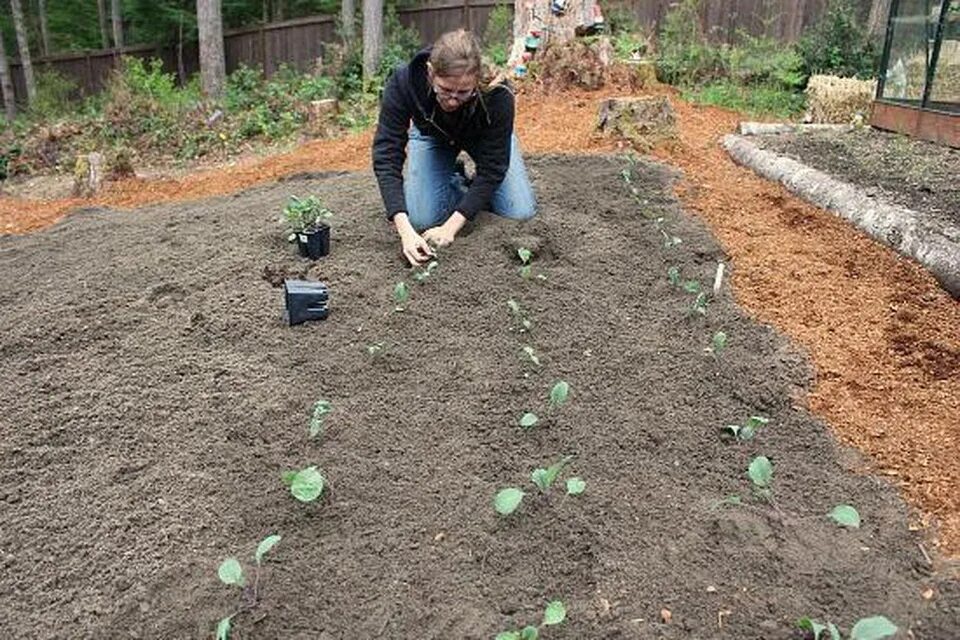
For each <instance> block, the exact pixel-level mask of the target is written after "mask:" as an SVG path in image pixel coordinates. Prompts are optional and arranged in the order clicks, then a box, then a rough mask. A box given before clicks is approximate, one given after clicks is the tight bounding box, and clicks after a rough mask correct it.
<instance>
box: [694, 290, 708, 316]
mask: <svg viewBox="0 0 960 640" xmlns="http://www.w3.org/2000/svg"><path fill="white" fill-rule="evenodd" d="M690 312H691V313H696V314H697V315H701V316H705V315H707V294H706V293H704V292H703V291H701V292H700V293H698V294H697V297H696V298H695V299H694V300H693V306H692V307H691V308H690Z"/></svg>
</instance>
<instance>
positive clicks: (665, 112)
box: [597, 96, 676, 142]
mask: <svg viewBox="0 0 960 640" xmlns="http://www.w3.org/2000/svg"><path fill="white" fill-rule="evenodd" d="M675 123H676V117H675V116H674V113H673V107H671V106H670V101H669V100H667V98H666V96H651V97H642V98H609V99H607V100H604V101H603V102H601V103H600V119H599V122H598V124H597V128H598V129H600V131H603V132H604V133H613V134H615V135H619V136H622V137H624V138H627V139H629V140H631V141H634V142H636V141H639V140H640V139H642V138H647V137H658V136H670V135H672V134H673V127H674V124H675Z"/></svg>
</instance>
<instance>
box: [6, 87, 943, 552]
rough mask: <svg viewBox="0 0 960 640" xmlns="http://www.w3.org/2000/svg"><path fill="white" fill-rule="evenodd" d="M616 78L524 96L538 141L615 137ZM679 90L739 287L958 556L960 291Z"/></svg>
mask: <svg viewBox="0 0 960 640" xmlns="http://www.w3.org/2000/svg"><path fill="white" fill-rule="evenodd" d="M611 93H615V92H614V91H612V90H611V91H604V92H577V91H568V92H564V93H559V94H555V95H547V96H543V95H523V96H521V98H520V102H519V104H520V108H519V110H518V115H517V130H518V133H519V135H520V138H521V140H522V142H523V147H524V149H525V151H527V152H530V153H546V152H566V153H590V152H604V151H610V150H613V149H614V148H615V146H614V144H613V143H612V142H611V141H609V140H605V139H602V138H599V137H598V136H597V135H596V134H595V132H594V124H595V121H596V120H595V119H596V111H597V103H598V100H599V99H600V98H601V97H602V96H604V95H609V94H611ZM672 102H673V104H674V107H675V109H676V111H677V116H678V123H679V126H678V130H679V133H678V139H677V140H674V141H672V142H670V143H668V144H664V145H660V146H659V147H657V148H655V149H654V150H653V152H652V153H653V155H655V156H656V157H657V158H659V159H660V160H662V161H664V162H667V163H669V164H672V165H674V166H676V167H678V168H679V169H681V170H682V171H683V173H684V178H683V180H681V181H680V183H679V184H678V186H677V193H678V195H679V197H680V198H681V200H682V201H683V203H684V205H685V206H686V208H688V209H690V210H692V211H696V212H698V213H699V215H701V216H702V217H703V218H704V220H706V222H707V223H708V224H709V225H710V227H711V228H712V230H713V232H714V233H715V234H716V236H717V238H718V239H719V241H720V243H721V245H722V246H723V248H724V250H725V251H726V252H727V254H728V255H729V256H730V258H731V260H732V266H733V269H732V285H733V291H734V294H735V296H736V297H737V300H738V302H739V303H740V304H741V305H742V306H743V307H744V308H745V309H746V310H747V311H748V312H749V313H751V314H752V315H753V316H754V317H756V318H757V319H758V320H759V321H761V322H765V323H768V324H771V325H773V326H775V327H776V328H777V329H779V330H780V331H781V332H783V333H784V334H785V335H787V336H789V337H790V338H791V339H793V340H794V341H795V342H796V343H798V344H799V345H800V346H801V347H803V348H804V349H805V350H806V351H807V352H808V353H809V355H810V358H811V360H812V361H813V363H814V366H815V368H816V374H817V377H816V383H815V386H814V388H813V389H812V391H811V392H810V394H809V397H808V403H809V406H810V407H811V409H812V410H813V411H814V412H815V413H817V414H818V415H820V416H821V417H822V418H823V419H824V420H826V421H827V422H828V423H829V424H830V425H831V426H832V427H833V429H834V430H835V432H836V433H837V435H838V437H839V438H840V440H841V441H843V442H845V443H847V444H850V445H852V446H855V447H857V448H858V449H860V450H861V451H863V452H865V453H866V454H867V456H868V460H869V461H870V462H871V464H872V465H873V467H874V469H875V470H876V471H878V472H879V473H881V474H884V475H887V476H889V477H891V478H892V479H894V480H895V481H896V482H898V483H899V485H900V486H901V487H902V490H903V492H904V495H905V496H906V498H907V500H908V501H909V502H910V503H911V504H912V505H914V506H915V507H916V508H917V509H918V510H919V512H920V513H921V514H922V517H921V519H922V520H923V522H924V523H925V524H932V523H935V524H936V525H937V526H936V528H935V529H934V530H933V532H932V533H933V536H934V537H935V538H936V540H937V542H938V544H939V546H940V548H941V550H942V551H943V552H944V553H945V554H946V555H951V556H960V303H958V302H956V301H955V300H953V299H951V298H950V297H949V296H948V295H947V294H946V293H945V292H944V291H943V290H942V289H940V288H939V286H937V284H936V282H935V281H934V280H933V278H932V277H931V276H930V275H929V274H927V273H926V272H925V271H924V270H923V269H922V268H921V267H919V266H918V265H916V264H915V263H913V262H912V261H910V260H907V259H905V258H902V257H900V256H899V255H898V254H896V253H895V252H893V251H892V250H890V249H887V248H886V247H883V246H881V245H879V244H878V243H876V242H873V241H871V240H869V239H868V238H866V237H865V236H864V235H863V234H862V233H860V232H859V231H857V230H856V229H855V228H853V227H852V226H851V225H849V224H847V223H846V222H844V221H842V220H840V219H838V218H836V217H835V216H833V215H832V214H830V213H827V212H824V211H822V210H820V209H817V208H816V207H812V206H810V205H808V204H806V203H804V202H803V201H801V200H799V199H797V198H795V197H794V196H792V195H791V194H789V192H787V191H786V190H785V189H784V188H782V187H781V186H780V185H777V184H774V183H771V182H769V181H767V180H764V179H762V178H759V177H757V176H756V175H755V174H753V173H752V172H751V171H749V170H747V169H744V168H741V167H738V166H737V165H735V164H734V163H733V162H732V161H731V160H730V159H729V158H728V156H727V155H726V154H725V152H724V151H723V150H722V149H721V148H720V147H719V145H718V141H719V139H720V138H721V137H722V136H723V135H724V134H726V133H729V132H731V131H733V130H734V128H735V126H736V123H737V121H738V120H739V119H740V117H739V116H738V115H737V114H735V113H732V112H728V111H724V110H720V109H716V108H710V107H696V106H692V105H689V104H687V103H685V102H683V101H681V100H680V99H679V98H676V97H674V98H673V100H672ZM369 145H370V134H369V133H366V134H361V135H354V136H348V137H344V138H339V139H334V140H321V141H314V142H310V143H307V144H305V145H303V146H301V147H299V148H298V149H296V150H295V151H293V152H291V153H286V154H282V155H278V156H274V157H270V158H264V159H259V160H253V161H247V162H244V163H242V164H240V165H238V166H235V167H228V168H220V169H216V170H208V171H203V172H199V173H197V174H195V175H193V176H190V177H187V178H185V179H182V180H158V181H143V180H127V181H122V182H118V183H114V184H112V185H111V186H110V187H109V189H108V190H106V191H105V192H103V193H102V194H100V195H98V196H97V197H96V198H95V199H92V200H78V199H72V200H61V201H56V202H36V201H25V200H15V199H11V198H0V232H2V233H23V232H27V231H31V230H35V229H40V228H43V227H45V226H49V225H50V224H52V223H54V222H55V221H56V220H58V219H59V218H60V217H62V216H63V215H65V214H66V212H67V211H69V210H70V209H72V208H74V207H77V206H108V207H118V208H129V207H136V206H142V205H146V204H150V203H155V202H169V201H172V200H185V199H195V198H203V197H209V196H215V195H222V194H227V193H231V192H235V191H237V190H239V189H243V188H246V187H249V186H251V185H254V184H257V183H260V182H265V181H270V180H274V179H276V178H278V177H280V176H283V175H288V174H291V173H297V172H301V171H318V170H339V169H346V170H353V169H365V168H368V167H369V164H370V161H369Z"/></svg>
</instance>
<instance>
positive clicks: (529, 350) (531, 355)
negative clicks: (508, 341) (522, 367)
mask: <svg viewBox="0 0 960 640" xmlns="http://www.w3.org/2000/svg"><path fill="white" fill-rule="evenodd" d="M523 353H524V355H525V356H526V357H527V359H528V360H530V362H532V363H533V364H535V365H536V366H538V367H539V366H540V358H539V357H538V356H537V353H536V352H535V351H534V350H533V347H531V346H525V347H523Z"/></svg>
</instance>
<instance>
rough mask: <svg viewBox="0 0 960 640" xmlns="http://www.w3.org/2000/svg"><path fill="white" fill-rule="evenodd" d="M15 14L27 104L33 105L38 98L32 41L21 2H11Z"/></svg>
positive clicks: (14, 24)
mask: <svg viewBox="0 0 960 640" xmlns="http://www.w3.org/2000/svg"><path fill="white" fill-rule="evenodd" d="M10 10H11V11H12V12H13V28H14V30H15V31H16V32H17V47H18V48H19V50H20V64H21V65H22V66H23V79H24V82H26V85H27V104H33V101H34V99H35V98H36V97H37V83H36V81H35V80H34V79H33V64H32V63H31V61H30V41H29V40H27V30H26V28H25V27H24V22H23V6H21V4H20V0H10Z"/></svg>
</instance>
